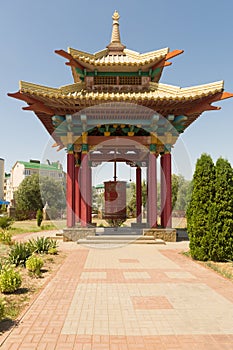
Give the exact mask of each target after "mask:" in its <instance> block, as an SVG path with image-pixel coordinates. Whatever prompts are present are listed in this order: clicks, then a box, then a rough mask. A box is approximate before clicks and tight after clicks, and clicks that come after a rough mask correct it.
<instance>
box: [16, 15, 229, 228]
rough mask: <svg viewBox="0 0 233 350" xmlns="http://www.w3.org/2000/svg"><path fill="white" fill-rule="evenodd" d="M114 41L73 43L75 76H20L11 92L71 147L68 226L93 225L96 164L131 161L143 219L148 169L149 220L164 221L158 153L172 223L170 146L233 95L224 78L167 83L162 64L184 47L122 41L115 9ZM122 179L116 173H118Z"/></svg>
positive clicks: (152, 224) (68, 55)
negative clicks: (69, 79)
mask: <svg viewBox="0 0 233 350" xmlns="http://www.w3.org/2000/svg"><path fill="white" fill-rule="evenodd" d="M112 18H113V26H112V36H111V42H110V44H109V45H108V46H107V47H106V48H105V49H104V50H101V51H99V52H97V53H95V54H90V53H87V52H83V51H79V50H76V49H72V48H69V49H68V51H67V52H66V51H64V50H56V51H55V53H57V54H58V55H60V56H62V57H63V58H65V59H66V60H67V62H66V65H68V66H69V67H70V68H71V71H72V75H73V79H74V82H73V83H72V84H71V85H66V86H62V87H59V88H50V87H46V86H41V85H36V84H32V83H28V82H24V81H21V82H20V88H19V91H18V92H16V93H11V94H9V96H11V97H14V98H17V99H20V100H23V101H24V102H26V103H27V106H26V107H24V108H23V109H24V110H27V111H33V112H34V113H35V114H36V116H37V117H38V118H39V119H40V121H41V122H42V124H43V125H44V127H45V128H46V129H47V131H48V132H49V134H50V135H51V136H52V137H53V138H54V140H55V145H54V146H55V147H58V150H59V149H62V148H65V149H66V150H67V227H69V228H72V227H75V226H77V223H79V224H78V225H79V226H81V227H87V226H89V225H90V224H91V212H92V209H91V205H92V204H91V203H92V200H91V192H92V183H91V169H92V167H93V166H96V165H99V164H101V162H106V161H111V162H114V164H115V165H116V163H117V162H127V164H129V165H131V166H133V167H135V169H136V205H137V223H138V224H140V223H141V220H142V215H141V207H142V190H141V176H142V175H141V168H142V167H146V168H147V193H148V195H147V226H148V227H149V228H156V227H157V217H158V213H157V159H158V158H160V164H161V167H160V168H161V180H160V181H161V213H160V225H161V227H164V228H170V227H171V214H172V204H171V203H172V201H171V195H172V193H171V150H172V147H173V146H174V144H175V143H176V141H177V139H178V137H179V135H180V134H181V133H183V132H184V131H185V129H186V128H187V127H189V126H190V124H192V123H193V122H194V121H195V120H196V119H197V118H198V117H199V116H200V115H201V114H202V113H203V112H205V111H209V110H218V109H220V107H216V106H213V105H212V103H213V102H216V101H220V100H224V99H226V98H229V97H232V96H233V94H231V93H228V92H224V86H223V85H224V83H223V81H218V82H214V83H211V84H205V85H199V86H194V87H188V88H180V87H177V86H171V85H167V84H162V83H160V82H159V81H160V78H161V75H162V72H163V69H164V68H165V67H167V66H170V65H171V62H170V60H171V59H173V58H174V57H176V56H178V55H180V54H182V53H183V50H174V51H170V50H169V48H164V49H160V50H156V51H152V52H148V53H144V54H140V53H138V52H136V51H132V50H129V49H127V48H126V46H125V45H123V44H122V42H121V39H120V31H119V18H120V16H119V14H118V12H117V11H115V13H114V14H113V17H112ZM114 181H116V173H115V174H114Z"/></svg>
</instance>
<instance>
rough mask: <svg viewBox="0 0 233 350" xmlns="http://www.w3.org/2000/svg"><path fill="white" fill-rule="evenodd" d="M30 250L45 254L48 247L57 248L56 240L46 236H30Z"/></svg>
mask: <svg viewBox="0 0 233 350" xmlns="http://www.w3.org/2000/svg"><path fill="white" fill-rule="evenodd" d="M28 244H29V247H30V250H31V252H34V253H39V254H43V253H45V254H47V253H48V251H49V249H50V248H57V241H54V240H52V239H50V238H48V237H37V238H36V239H34V238H32V239H30V240H29V241H28Z"/></svg>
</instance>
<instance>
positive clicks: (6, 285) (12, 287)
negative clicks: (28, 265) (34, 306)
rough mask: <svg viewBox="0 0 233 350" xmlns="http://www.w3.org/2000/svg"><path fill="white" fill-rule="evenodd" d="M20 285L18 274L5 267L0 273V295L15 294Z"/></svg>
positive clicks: (9, 267) (20, 280) (11, 268)
mask: <svg viewBox="0 0 233 350" xmlns="http://www.w3.org/2000/svg"><path fill="white" fill-rule="evenodd" d="M21 283H22V278H21V275H20V274H19V272H17V271H15V270H14V269H13V267H11V266H7V265H6V266H5V267H4V268H3V269H2V270H1V272H0V291H1V292H2V293H13V292H15V291H16V290H17V289H18V288H19V287H20V286H21Z"/></svg>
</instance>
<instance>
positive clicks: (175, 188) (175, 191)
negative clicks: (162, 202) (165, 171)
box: [172, 174, 180, 209]
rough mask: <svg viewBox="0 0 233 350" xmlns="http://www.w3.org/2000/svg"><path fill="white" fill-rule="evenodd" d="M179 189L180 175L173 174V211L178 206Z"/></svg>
mask: <svg viewBox="0 0 233 350" xmlns="http://www.w3.org/2000/svg"><path fill="white" fill-rule="evenodd" d="M179 187H180V180H179V175H176V174H172V209H174V207H175V205H176V201H177V196H178V190H179Z"/></svg>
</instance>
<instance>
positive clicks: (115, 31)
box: [107, 10, 125, 55]
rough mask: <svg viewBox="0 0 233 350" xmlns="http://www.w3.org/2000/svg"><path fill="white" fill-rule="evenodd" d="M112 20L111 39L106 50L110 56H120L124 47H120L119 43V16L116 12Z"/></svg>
mask: <svg viewBox="0 0 233 350" xmlns="http://www.w3.org/2000/svg"><path fill="white" fill-rule="evenodd" d="M112 19H113V24H112V38H111V43H110V44H109V45H108V46H107V48H108V49H109V54H110V55H122V54H123V51H124V48H125V46H124V45H122V43H121V38H120V30H119V19H120V15H119V13H118V12H117V11H116V10H115V12H114V14H113V16H112Z"/></svg>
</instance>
